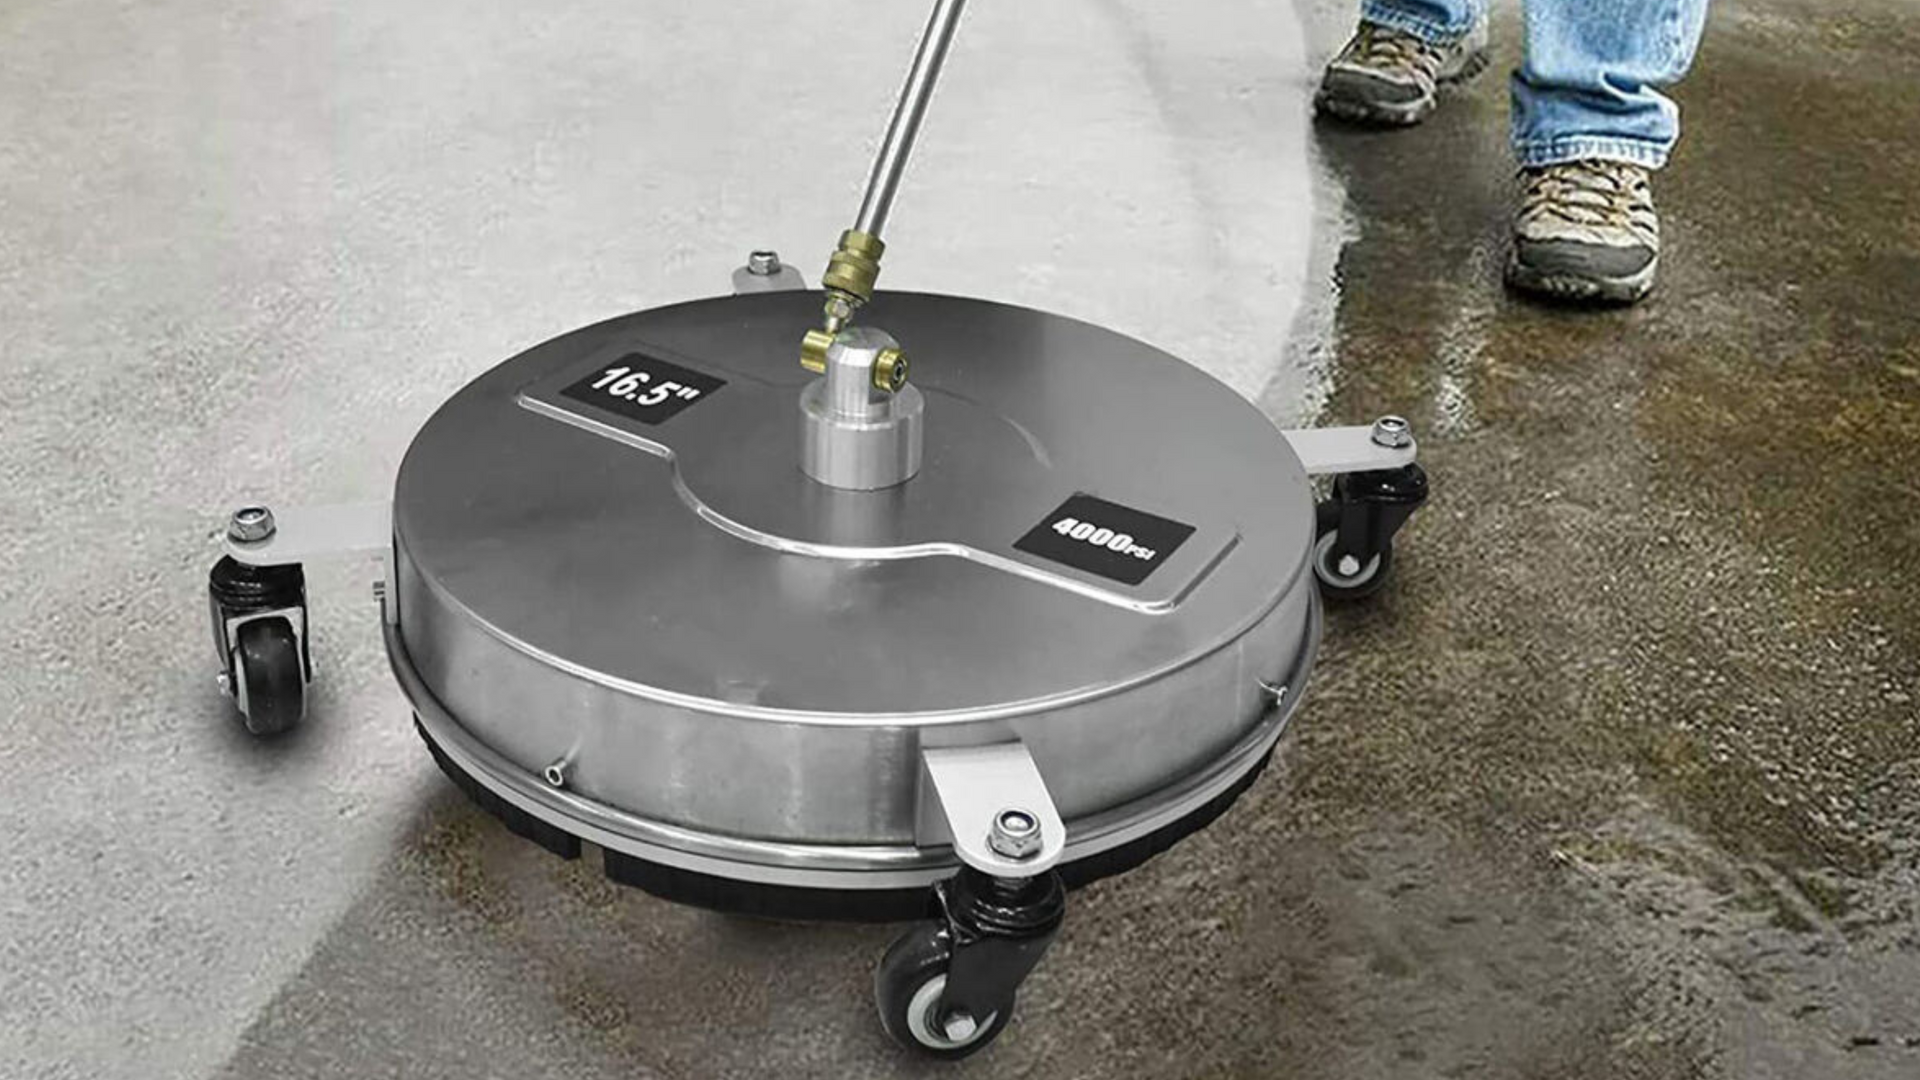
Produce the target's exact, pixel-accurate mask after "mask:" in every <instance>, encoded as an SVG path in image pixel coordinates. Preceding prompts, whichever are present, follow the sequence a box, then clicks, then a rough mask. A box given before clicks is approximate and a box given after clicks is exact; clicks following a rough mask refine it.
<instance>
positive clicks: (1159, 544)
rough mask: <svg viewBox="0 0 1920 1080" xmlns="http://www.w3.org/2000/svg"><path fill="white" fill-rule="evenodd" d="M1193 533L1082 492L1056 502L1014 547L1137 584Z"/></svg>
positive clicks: (1101, 575)
mask: <svg viewBox="0 0 1920 1080" xmlns="http://www.w3.org/2000/svg"><path fill="white" fill-rule="evenodd" d="M1193 533H1194V528H1193V526H1191V525H1186V524H1182V523H1181V522H1178V521H1172V520H1169V519H1167V518H1163V517H1156V516H1155V515H1153V514H1149V513H1145V512H1144V511H1140V510H1135V509H1133V508H1132V507H1127V506H1121V505H1120V504H1119V503H1111V502H1108V501H1106V500H1105V499H1099V498H1095V497H1094V496H1092V495H1088V494H1086V493H1085V492H1081V493H1079V494H1076V495H1074V496H1073V497H1072V498H1070V499H1068V500H1067V501H1066V502H1063V503H1061V504H1060V507H1059V509H1057V510H1055V511H1054V512H1053V513H1051V514H1049V515H1047V518H1046V520H1045V521H1042V522H1041V523H1040V524H1038V525H1035V526H1034V527H1033V528H1032V529H1031V530H1030V531H1028V533H1027V535H1025V536H1023V537H1021V538H1020V539H1019V540H1018V541H1017V542H1015V544H1014V545H1013V546H1014V548H1015V549H1017V550H1019V551H1024V552H1026V553H1027V554H1029V555H1038V556H1040V557H1041V558H1043V559H1050V560H1052V561H1054V562H1057V563H1064V564H1066V565H1067V566H1071V567H1073V568H1074V569H1076V570H1084V571H1086V572H1087V573H1089V574H1097V575H1099V576H1100V577H1103V578H1110V579H1112V580H1114V581H1118V582H1120V583H1122V584H1125V585H1138V584H1140V583H1141V582H1143V581H1145V580H1147V575H1149V574H1151V573H1153V572H1154V570H1156V569H1158V568H1159V566H1160V564H1162V563H1164V562H1166V561H1167V557H1168V556H1170V555H1172V554H1173V553H1174V551H1175V549H1177V548H1179V546H1180V545H1181V544H1184V543H1186V542H1187V538H1188V537H1190V536H1192V535H1193Z"/></svg>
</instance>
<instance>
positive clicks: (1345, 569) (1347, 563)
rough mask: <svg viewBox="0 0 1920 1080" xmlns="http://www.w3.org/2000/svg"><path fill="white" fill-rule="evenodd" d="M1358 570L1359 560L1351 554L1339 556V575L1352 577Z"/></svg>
mask: <svg viewBox="0 0 1920 1080" xmlns="http://www.w3.org/2000/svg"><path fill="white" fill-rule="evenodd" d="M1359 572H1360V560H1359V559H1358V558H1355V557H1354V556H1352V555H1342V556H1340V576H1341V577H1352V576H1354V575H1355V574H1358V573H1359Z"/></svg>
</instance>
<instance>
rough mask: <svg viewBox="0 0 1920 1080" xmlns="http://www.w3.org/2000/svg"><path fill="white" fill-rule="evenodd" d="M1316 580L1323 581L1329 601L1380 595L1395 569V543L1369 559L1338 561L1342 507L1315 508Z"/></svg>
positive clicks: (1324, 590)
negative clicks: (1389, 574)
mask: <svg viewBox="0 0 1920 1080" xmlns="http://www.w3.org/2000/svg"><path fill="white" fill-rule="evenodd" d="M1313 518H1314V537H1315V539H1314V544H1313V576H1314V577H1316V578H1319V579H1320V595H1321V596H1323V597H1325V598H1326V599H1328V600H1340V601H1346V600H1360V599H1364V598H1366V597H1368V596H1372V595H1373V594H1374V593H1376V592H1379V591H1380V587H1381V586H1382V585H1385V584H1386V583H1387V573H1388V571H1390V570H1392V569H1393V543H1392V541H1388V542H1387V544H1386V546H1384V547H1382V548H1381V549H1380V550H1379V551H1376V552H1374V553H1373V554H1372V555H1371V556H1369V557H1367V558H1366V559H1359V558H1356V557H1354V556H1351V555H1349V556H1345V557H1342V558H1335V557H1334V554H1333V548H1334V544H1335V543H1336V542H1338V540H1339V539H1340V506H1339V504H1338V503H1332V502H1324V503H1321V504H1319V505H1318V506H1316V507H1315V508H1314V514H1313Z"/></svg>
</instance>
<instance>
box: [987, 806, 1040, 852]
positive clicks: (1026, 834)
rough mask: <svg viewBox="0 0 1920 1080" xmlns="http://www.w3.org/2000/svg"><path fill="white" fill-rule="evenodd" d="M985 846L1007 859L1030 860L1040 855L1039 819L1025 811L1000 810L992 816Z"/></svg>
mask: <svg viewBox="0 0 1920 1080" xmlns="http://www.w3.org/2000/svg"><path fill="white" fill-rule="evenodd" d="M987 846H988V847H990V848H992V849H993V850H994V853H995V854H997V855H1001V856H1003V857H1005V858H1009V859H1031V858H1033V857H1034V856H1035V855H1038V854H1040V818H1039V817H1038V816H1036V815H1034V814H1033V813H1031V812H1029V811H1026V810H1002V811H1000V812H999V813H998V814H995V815H994V816H993V831H992V832H990V833H988V834H987Z"/></svg>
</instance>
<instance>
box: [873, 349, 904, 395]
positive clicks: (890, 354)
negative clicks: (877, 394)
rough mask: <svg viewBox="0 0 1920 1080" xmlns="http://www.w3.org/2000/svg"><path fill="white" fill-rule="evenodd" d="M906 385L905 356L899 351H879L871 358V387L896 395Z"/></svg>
mask: <svg viewBox="0 0 1920 1080" xmlns="http://www.w3.org/2000/svg"><path fill="white" fill-rule="evenodd" d="M905 385H907V354H906V353H903V352H901V351H900V350H899V349H881V350H880V355H879V356H876V357H874V358H873V387H874V389H876V390H885V391H886V392H887V393H889V394H897V393H899V392H900V388H901V387H903V386H905Z"/></svg>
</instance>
